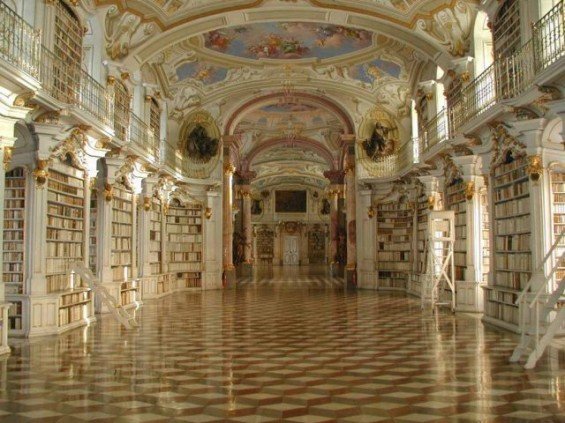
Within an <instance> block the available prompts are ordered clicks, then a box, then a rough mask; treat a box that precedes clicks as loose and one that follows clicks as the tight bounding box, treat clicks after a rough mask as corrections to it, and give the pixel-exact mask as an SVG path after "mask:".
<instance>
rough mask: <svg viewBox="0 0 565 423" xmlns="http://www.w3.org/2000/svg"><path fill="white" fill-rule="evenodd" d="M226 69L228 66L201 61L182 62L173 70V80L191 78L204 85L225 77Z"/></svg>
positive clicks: (178, 80)
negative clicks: (174, 78)
mask: <svg viewBox="0 0 565 423" xmlns="http://www.w3.org/2000/svg"><path fill="white" fill-rule="evenodd" d="M228 71H229V69H228V68H225V67H221V66H216V65H213V64H211V63H208V62H203V61H197V62H188V63H183V64H182V65H180V66H179V67H177V68H176V70H175V72H176V81H175V82H180V81H184V80H185V79H188V78H191V79H193V80H195V81H200V82H202V83H203V84H204V85H211V84H215V83H218V82H221V81H223V80H224V79H226V76H227V75H228Z"/></svg>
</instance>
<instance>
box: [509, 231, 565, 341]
mask: <svg viewBox="0 0 565 423" xmlns="http://www.w3.org/2000/svg"><path fill="white" fill-rule="evenodd" d="M564 238H565V231H564V232H561V233H560V234H559V235H558V236H557V238H556V239H555V242H554V243H553V245H552V246H551V248H550V249H549V251H548V252H547V254H546V255H545V256H544V258H543V260H542V262H541V263H540V265H539V266H538V267H537V268H536V270H535V272H534V273H533V275H532V277H531V278H530V280H529V281H528V283H527V284H526V286H525V287H524V289H523V290H522V292H521V293H520V295H518V298H517V299H516V302H515V304H516V305H518V307H519V308H518V315H519V323H518V325H519V331H520V335H521V337H522V340H521V341H523V339H524V337H526V336H528V334H527V332H528V331H527V324H528V322H527V320H528V319H526V316H527V315H528V314H529V315H530V316H532V312H531V311H529V310H531V309H533V308H534V307H535V310H534V312H533V319H534V327H535V331H534V336H535V343H536V346H537V344H538V342H539V339H540V324H541V320H542V319H546V318H547V315H546V314H544V315H542V313H541V311H540V306H541V305H542V303H543V305H545V303H546V299H545V298H544V299H543V301H540V297H541V296H542V295H543V294H546V293H548V292H547V282H549V281H550V280H552V279H553V275H554V274H555V272H556V271H557V269H558V268H559V264H560V262H561V260H562V259H563V258H564V257H565V253H562V254H561V256H559V257H558V258H557V259H556V260H555V262H554V264H553V267H552V268H551V271H550V272H549V274H547V275H545V272H544V268H545V265H546V264H547V262H548V261H549V260H550V259H551V258H553V257H554V253H555V250H556V249H557V248H558V247H559V246H560V245H561V241H562V240H563V239H564ZM540 273H542V274H544V278H543V282H544V283H542V284H540V286H539V287H538V288H537V289H536V291H535V293H534V292H529V291H530V289H531V288H532V285H533V282H534V280H535V279H536V277H535V275H539V274H540ZM538 280H539V279H538ZM553 289H555V288H553ZM531 294H534V295H533V297H532V296H531ZM548 294H549V293H548ZM526 306H527V307H526ZM528 311H529V312H528Z"/></svg>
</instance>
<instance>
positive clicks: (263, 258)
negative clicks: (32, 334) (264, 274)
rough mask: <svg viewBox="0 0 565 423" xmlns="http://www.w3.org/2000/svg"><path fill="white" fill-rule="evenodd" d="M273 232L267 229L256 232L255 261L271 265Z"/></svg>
mask: <svg viewBox="0 0 565 423" xmlns="http://www.w3.org/2000/svg"><path fill="white" fill-rule="evenodd" d="M274 246H275V232H274V231H272V230H269V229H259V230H257V259H258V260H259V261H260V262H267V263H272V261H273V257H274Z"/></svg>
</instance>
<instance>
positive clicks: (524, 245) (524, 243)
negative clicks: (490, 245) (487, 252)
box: [495, 234, 531, 251]
mask: <svg viewBox="0 0 565 423" xmlns="http://www.w3.org/2000/svg"><path fill="white" fill-rule="evenodd" d="M530 238H531V236H530V234H515V235H504V236H497V237H496V241H495V245H496V249H497V250H498V251H530V250H531V247H530V241H531V239H530Z"/></svg>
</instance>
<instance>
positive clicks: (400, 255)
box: [378, 251, 410, 267]
mask: <svg viewBox="0 0 565 423" xmlns="http://www.w3.org/2000/svg"><path fill="white" fill-rule="evenodd" d="M408 260H410V252H409V251H394V252H393V251H379V256H378V261H379V262H383V261H387V262H394V261H408ZM386 266H387V267H388V266H389V264H387V265H386Z"/></svg>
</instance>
